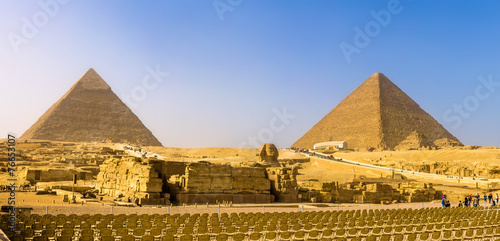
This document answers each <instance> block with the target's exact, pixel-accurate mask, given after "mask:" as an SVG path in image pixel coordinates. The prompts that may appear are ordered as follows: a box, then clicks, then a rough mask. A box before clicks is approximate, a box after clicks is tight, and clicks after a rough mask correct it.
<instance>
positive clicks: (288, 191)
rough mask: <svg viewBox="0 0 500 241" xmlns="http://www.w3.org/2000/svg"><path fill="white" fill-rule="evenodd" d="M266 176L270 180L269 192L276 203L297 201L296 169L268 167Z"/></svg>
mask: <svg viewBox="0 0 500 241" xmlns="http://www.w3.org/2000/svg"><path fill="white" fill-rule="evenodd" d="M266 174H267V178H269V180H271V192H272V194H273V195H274V196H275V197H276V201H278V202H285V203H296V202H298V201H299V196H298V185H297V178H296V177H297V174H298V171H297V169H296V168H287V167H268V168H266Z"/></svg>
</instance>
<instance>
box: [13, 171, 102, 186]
mask: <svg viewBox="0 0 500 241" xmlns="http://www.w3.org/2000/svg"><path fill="white" fill-rule="evenodd" d="M75 174H76V177H77V179H78V180H92V177H93V174H92V172H91V171H87V170H83V169H80V168H55V167H54V168H52V167H41V168H32V167H26V168H25V169H24V170H23V171H22V172H21V173H20V175H19V177H20V179H24V180H26V181H29V182H30V183H32V184H35V183H37V182H58V181H73V176H74V175H75Z"/></svg>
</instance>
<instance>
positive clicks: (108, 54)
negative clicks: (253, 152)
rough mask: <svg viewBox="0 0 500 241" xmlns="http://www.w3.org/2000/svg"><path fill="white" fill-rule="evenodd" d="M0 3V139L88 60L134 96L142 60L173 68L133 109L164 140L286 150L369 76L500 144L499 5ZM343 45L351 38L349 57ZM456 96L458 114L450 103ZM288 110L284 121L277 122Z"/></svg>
mask: <svg viewBox="0 0 500 241" xmlns="http://www.w3.org/2000/svg"><path fill="white" fill-rule="evenodd" d="M54 3H56V4H54ZM214 3H215V5H216V6H217V7H218V8H217V9H218V10H217V9H216V8H215V7H214ZM231 4H232V5H231ZM0 6H1V7H0V36H1V37H0V88H1V90H2V93H1V95H0V101H1V103H2V106H3V108H2V114H1V117H2V118H0V133H5V135H6V134H7V132H13V133H17V134H18V135H21V134H22V133H23V132H24V131H25V130H26V129H28V128H29V127H30V126H31V125H32V124H33V123H34V122H35V121H36V120H37V119H38V117H40V116H41V115H42V114H43V113H44V112H45V111H46V110H47V109H48V108H49V107H50V106H51V105H52V104H53V103H54V102H56V101H57V100H58V99H59V98H60V97H61V96H62V95H63V94H64V93H65V92H66V91H67V90H68V89H69V87H70V86H71V85H72V84H73V83H74V82H75V81H76V80H77V79H78V78H79V77H80V76H81V75H83V73H85V71H86V70H87V69H88V68H91V67H92V68H94V69H95V70H96V71H97V72H98V73H99V74H100V75H101V76H102V77H103V78H104V79H105V80H106V81H107V82H108V84H109V85H110V86H111V87H112V89H113V91H114V92H115V93H116V94H117V95H119V96H125V95H130V94H132V93H136V97H137V96H139V95H138V94H137V93H139V92H137V91H139V90H141V88H143V89H142V90H145V88H144V84H143V82H142V81H143V79H144V78H145V77H146V76H148V74H149V72H148V71H147V70H146V69H147V68H148V66H149V67H151V68H153V69H156V68H157V67H158V68H159V70H160V72H168V73H169V75H168V76H167V77H165V76H164V77H161V76H160V77H161V80H162V81H163V82H161V83H160V84H158V85H155V83H154V81H153V80H155V79H154V78H151V79H149V80H148V81H149V82H147V83H148V84H149V85H148V87H150V88H149V89H148V90H146V93H147V96H143V97H144V98H142V97H141V99H138V98H136V99H135V100H137V101H134V103H133V105H134V106H133V107H132V110H133V111H134V112H135V113H136V115H138V116H139V118H140V119H141V120H142V121H143V122H144V124H145V125H146V126H147V127H148V128H149V129H150V130H151V131H152V132H153V133H154V134H155V136H156V137H157V138H158V139H159V140H160V141H161V142H162V143H163V145H165V146H177V147H210V146H221V147H238V146H244V147H251V144H247V143H250V141H249V137H250V139H251V138H252V137H255V138H254V140H255V139H256V142H257V143H261V142H262V141H268V140H270V141H271V142H274V143H276V144H277V145H278V147H280V148H282V147H288V146H290V145H291V144H292V143H293V142H294V141H295V140H297V139H298V138H299V137H301V136H302V135H303V134H304V133H305V132H306V131H307V130H308V129H310V128H311V127H312V126H313V125H314V124H316V123H317V122H318V121H319V120H320V119H321V118H322V117H323V116H324V115H325V114H327V113H328V112H329V111H330V110H331V109H333V108H334V107H335V106H336V105H337V104H338V103H339V102H340V101H341V100H342V99H343V98H345V97H346V96H347V95H348V94H349V93H351V92H352V91H353V90H354V89H355V88H356V87H357V86H358V85H360V84H361V83H362V82H363V81H364V80H365V79H367V78H368V77H369V76H370V75H371V74H373V73H375V72H382V73H384V74H385V75H386V76H388V77H389V78H390V79H391V80H392V81H393V82H394V83H395V84H396V85H398V86H399V87H400V88H401V89H402V90H403V91H405V92H406V93H407V94H408V95H409V96H410V97H411V98H413V99H414V100H415V101H416V102H417V103H419V104H420V106H421V107H422V108H423V109H424V110H425V111H427V112H428V113H430V114H431V115H432V116H433V117H434V118H435V119H436V120H437V121H438V122H440V123H441V124H442V125H444V126H445V127H446V128H447V129H448V130H449V131H450V132H451V133H452V134H454V135H455V136H457V137H458V138H459V139H460V140H461V141H462V142H463V143H464V144H466V145H489V146H491V145H494V146H499V144H498V143H499V141H500V135H499V134H500V125H499V124H498V123H500V111H499V106H500V86H499V85H500V71H499V67H500V65H499V64H500V58H499V57H500V48H499V47H498V46H499V44H498V43H499V40H500V31H499V30H498V26H500V3H498V2H497V1H480V2H479V1H419V0H413V1H408V0H401V1H399V2H394V1H385V0H384V1H305V0H303V1H290V0H286V1H285V0H277V1H259V0H252V1H249V0H242V1H238V0H231V1H228V0H220V1H189V0H182V1H179V0H177V1H147V3H145V2H141V3H139V1H97V0H89V1H76V0H72V1H68V0H65V1H63V0H61V1H60V2H58V1H56V0H41V1H17V0H11V1H7V0H1V1H0ZM372 12H373V13H375V15H376V16H377V15H379V17H375V16H374V15H373V14H372ZM387 13H388V14H389V15H388V14H387ZM387 16H390V19H388V18H387ZM377 18H379V21H378V22H377ZM366 27H368V30H366ZM355 29H359V30H360V31H361V32H362V33H361V34H359V33H357V32H356V30H355ZM368 34H369V35H370V36H369V35H368ZM358 35H359V36H358ZM361 35H366V36H364V37H365V38H362V37H360V36H361ZM356 37H358V38H359V39H355V38H356ZM366 38H369V42H367V41H366V40H367V39H366ZM341 46H351V47H352V48H350V49H349V50H350V51H354V52H352V53H351V54H347V56H348V57H349V58H350V61H347V58H346V54H344V53H343V51H342V49H341ZM344 50H345V49H344ZM490 75H491V78H489V76H490ZM479 76H483V77H484V79H485V80H483V82H488V81H489V82H490V83H489V84H487V85H488V86H485V85H484V84H483V83H482V82H481V81H480V80H479V78H478V77H479ZM491 82H493V83H491ZM151 86H152V87H151ZM478 89H479V90H478ZM134 91H136V92H134ZM140 93H144V92H140ZM458 104H460V105H464V104H465V106H466V108H465V107H462V109H463V108H465V110H462V112H459V111H458V110H457V109H453V106H454V105H458ZM129 105H132V104H130V103H129ZM284 108H286V112H287V113H288V114H289V115H293V116H294V117H293V118H285V119H280V118H278V117H277V116H278V115H277V114H276V113H275V112H276V111H277V110H278V112H282V111H283V109H284ZM283 120H284V121H283Z"/></svg>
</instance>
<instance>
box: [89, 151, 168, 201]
mask: <svg viewBox="0 0 500 241" xmlns="http://www.w3.org/2000/svg"><path fill="white" fill-rule="evenodd" d="M155 162H156V163H157V162H158V160H156V159H147V158H144V159H142V158H126V159H110V160H107V161H105V162H104V163H103V164H102V165H101V172H99V175H98V176H97V185H96V188H97V189H98V190H99V193H101V194H106V195H109V196H112V197H116V198H118V199H119V200H121V201H126V202H133V203H136V204H141V205H159V204H163V205H164V204H168V203H170V194H169V193H163V181H162V179H161V178H159V174H158V172H157V171H156V170H155V169H154V163H155Z"/></svg>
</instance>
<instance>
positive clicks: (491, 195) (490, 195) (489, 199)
mask: <svg viewBox="0 0 500 241" xmlns="http://www.w3.org/2000/svg"><path fill="white" fill-rule="evenodd" d="M491 200H493V194H492V193H490V194H488V203H491Z"/></svg>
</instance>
